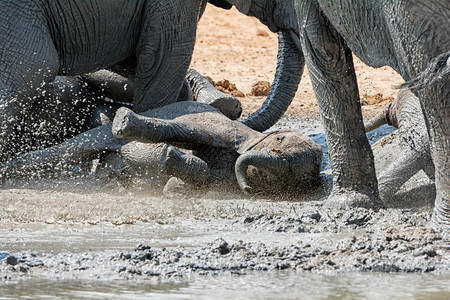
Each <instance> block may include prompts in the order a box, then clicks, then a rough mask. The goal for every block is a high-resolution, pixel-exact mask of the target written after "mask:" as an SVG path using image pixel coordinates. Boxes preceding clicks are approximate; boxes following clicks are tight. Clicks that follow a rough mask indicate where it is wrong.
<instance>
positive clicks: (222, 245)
mask: <svg viewBox="0 0 450 300" xmlns="http://www.w3.org/2000/svg"><path fill="white" fill-rule="evenodd" d="M212 248H213V249H214V250H217V251H219V253H220V254H222V255H225V254H228V253H230V251H231V250H230V247H229V245H228V243H227V242H226V241H225V240H224V239H223V238H218V239H216V240H215V241H214V242H213V243H212Z"/></svg>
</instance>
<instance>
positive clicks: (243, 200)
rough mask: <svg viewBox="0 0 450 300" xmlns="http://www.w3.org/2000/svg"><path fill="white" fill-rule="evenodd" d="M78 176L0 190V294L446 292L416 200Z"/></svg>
mask: <svg viewBox="0 0 450 300" xmlns="http://www.w3.org/2000/svg"><path fill="white" fill-rule="evenodd" d="M291 122H292V121H289V120H288V121H287V125H288V126H289V124H290V123H291ZM296 123H297V124H299V123H300V122H296ZM301 124H307V125H306V126H307V128H306V129H305V130H308V132H311V130H313V132H312V133H313V134H314V136H313V138H315V140H316V141H317V142H319V143H321V144H325V143H324V137H323V133H321V128H320V127H319V126H317V124H316V123H314V122H313V121H312V123H311V124H310V125H308V123H307V122H306V123H305V122H304V123H301ZM279 127H283V124H282V123H280V124H279ZM300 129H301V128H300ZM314 130H316V131H317V132H315V131H314ZM384 130H391V129H384ZM383 134H384V133H381V134H379V136H381V135H383ZM325 150H326V149H325ZM325 164H326V163H325ZM89 180H90V179H89V178H84V179H80V178H78V179H76V180H75V181H73V182H71V181H68V180H65V181H63V182H58V181H48V182H45V185H44V184H43V182H41V181H40V182H37V183H36V182H34V184H35V185H36V184H37V185H39V186H40V189H31V188H30V187H31V186H32V184H33V182H29V183H28V186H27V189H25V188H20V189H18V188H16V189H8V190H2V191H0V199H1V203H2V204H1V206H0V299H9V298H28V299H30V298H31V299H39V298H47V299H48V298H50V299H52V298H54V299H60V298H85V299H128V298H136V299H139V298H145V299H146V298H162V299H167V298H169V299H170V298H174V299H183V298H196V299H197V298H205V299H209V298H230V297H231V298H236V299H238V298H241V299H274V298H278V299H294V298H296V299H304V298H307V299H325V298H326V299H364V298H365V299H448V298H449V297H450V238H449V236H448V234H442V233H438V232H434V231H433V230H431V229H428V228H427V227H426V226H427V223H428V220H429V218H430V214H431V209H430V207H429V206H427V205H422V206H419V207H415V208H414V209H405V208H404V207H395V206H393V207H391V208H389V209H385V210H381V211H379V212H373V211H370V210H365V209H351V210H347V211H333V210H327V209H324V208H322V200H323V199H324V197H325V195H326V191H327V189H326V187H325V188H322V189H318V190H316V191H314V192H312V193H310V194H308V195H303V196H301V197H300V196H297V197H296V198H295V200H293V199H278V198H272V199H267V198H259V197H248V196H244V195H242V194H238V193H232V192H227V191H219V192H214V191H211V192H208V193H204V194H201V195H198V194H197V195H194V196H187V197H183V198H172V197H162V196H161V194H158V193H157V192H156V191H145V190H142V191H140V192H139V193H137V192H133V193H130V192H129V191H127V190H124V189H122V188H117V187H112V186H108V187H106V188H105V187H103V188H102V189H100V188H98V189H94V190H93V189H92V187H93V186H94V184H93V183H92V182H89ZM56 186H57V187H58V189H59V191H57V192H55V188H56ZM414 188H417V187H416V186H414ZM425 191H427V190H426V189H425ZM427 203H429V202H427Z"/></svg>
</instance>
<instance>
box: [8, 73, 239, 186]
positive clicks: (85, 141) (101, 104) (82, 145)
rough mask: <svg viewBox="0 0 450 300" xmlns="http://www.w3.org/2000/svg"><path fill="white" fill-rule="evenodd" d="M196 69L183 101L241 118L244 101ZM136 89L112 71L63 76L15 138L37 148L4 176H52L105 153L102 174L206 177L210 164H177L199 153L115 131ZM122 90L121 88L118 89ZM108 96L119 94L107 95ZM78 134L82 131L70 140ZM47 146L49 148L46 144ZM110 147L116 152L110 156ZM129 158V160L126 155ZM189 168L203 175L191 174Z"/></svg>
mask: <svg viewBox="0 0 450 300" xmlns="http://www.w3.org/2000/svg"><path fill="white" fill-rule="evenodd" d="M190 74H191V75H189V77H188V79H189V81H188V80H186V81H185V85H184V87H183V90H185V91H182V92H181V93H180V95H179V97H178V99H177V101H178V102H180V101H187V100H195V101H199V102H204V103H208V104H209V105H211V106H216V107H217V108H218V109H219V110H223V112H224V113H225V114H227V115H229V116H230V117H232V118H237V117H239V115H240V112H241V105H240V102H239V100H237V99H236V98H235V97H232V96H230V95H228V94H225V93H222V92H220V91H218V90H216V89H215V88H214V86H212V85H211V84H210V83H209V81H208V80H207V79H206V78H205V77H203V76H202V75H201V74H199V73H198V72H196V71H195V70H190ZM191 86H192V87H191ZM133 88H134V81H133V80H130V79H126V78H125V77H122V76H120V75H119V74H116V73H112V72H109V71H106V70H102V71H98V72H96V73H91V74H85V75H83V76H82V77H80V78H75V77H58V78H57V80H56V81H55V82H54V83H52V84H51V85H50V86H49V87H48V88H47V89H46V90H45V91H44V93H43V95H42V96H41V97H40V98H39V99H38V101H37V103H38V104H41V105H42V107H37V108H36V109H34V110H33V111H32V114H31V116H32V117H31V118H30V119H28V120H27V123H25V124H21V125H22V126H21V127H20V129H21V130H20V132H17V135H16V136H17V139H16V140H14V147H16V149H18V150H20V152H18V153H17V154H20V153H21V152H27V150H28V151H33V150H37V151H34V152H30V153H26V154H23V155H22V156H20V157H17V158H15V159H12V160H10V161H8V162H7V163H5V164H4V165H3V166H2V174H1V175H2V180H3V181H4V180H7V179H8V178H10V177H17V176H18V177H22V176H27V174H30V172H34V173H36V174H34V175H39V174H41V175H43V177H45V176H48V175H50V174H49V173H48V171H51V173H54V171H55V170H52V168H56V169H58V170H64V169H67V168H69V169H70V168H72V167H73V166H74V165H79V164H84V163H86V162H89V161H90V160H92V159H95V158H97V157H99V156H101V157H102V160H104V163H103V164H102V165H105V167H106V168H104V167H101V168H100V169H99V170H97V171H99V174H101V175H100V176H101V177H105V176H106V177H109V176H111V175H114V174H116V175H117V176H119V175H120V176H119V177H121V176H126V177H128V178H130V177H133V176H138V177H140V178H148V179H150V178H158V179H159V180H156V182H153V181H150V182H153V183H155V184H158V182H159V184H161V182H166V181H167V180H168V179H169V177H167V176H177V175H181V177H183V178H184V180H185V181H186V182H188V183H193V182H203V181H205V180H204V177H203V176H201V174H200V173H199V172H205V171H204V169H205V167H204V166H202V164H201V163H200V165H199V164H196V168H200V169H201V170H203V171H200V170H196V171H195V172H194V170H193V169H192V168H190V167H188V165H185V167H186V168H184V169H182V168H179V169H178V170H177V169H176V168H174V167H173V165H176V164H177V163H176V161H183V162H184V163H185V164H186V163H187V161H193V160H194V161H195V160H198V159H197V158H195V157H186V154H185V153H183V152H181V151H179V150H178V149H175V148H174V147H172V146H170V145H162V144H161V145H150V144H142V143H137V142H131V143H127V142H124V141H122V140H117V139H116V138H114V137H113V136H112V134H111V126H110V125H106V124H107V123H109V122H110V121H111V120H112V118H113V117H114V114H115V113H116V110H117V109H118V108H119V107H121V106H127V105H128V106H129V107H131V106H130V104H131V103H123V102H117V101H120V100H125V101H127V100H128V101H130V102H131V101H132V98H130V96H132V95H133V92H134V90H133ZM118 91H121V92H119V93H117V92H118ZM106 95H107V96H110V97H113V99H109V98H107V97H105V96H106ZM73 105H76V108H77V110H76V111H75V112H73V111H72V110H70V109H69V108H71V107H72V106H73ZM44 108H45V113H44ZM178 113H180V111H178ZM186 113H188V112H186ZM103 125H106V126H103ZM102 126H103V127H102ZM96 127H99V128H96ZM36 128H38V130H36ZM77 134H79V135H80V136H78V137H77V138H75V139H69V138H72V137H74V136H75V135H77ZM68 139H69V140H68ZM66 140H67V141H66ZM125 144H126V145H125ZM51 146H53V147H51ZM30 147H32V148H31V149H30ZM46 147H49V148H48V149H44V148H46ZM105 151H106V153H111V152H113V153H116V155H110V157H107V155H106V153H105ZM124 157H127V158H128V159H125V160H124ZM179 163H180V164H181V162H179ZM206 168H207V167H206ZM189 171H192V172H194V173H196V174H197V175H198V176H197V177H191V176H189ZM42 172H44V173H45V175H44V174H42ZM158 172H162V174H159V173H158ZM108 173H109V175H108ZM160 175H161V176H160ZM192 178H193V179H192ZM163 185H164V183H163Z"/></svg>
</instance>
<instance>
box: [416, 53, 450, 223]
mask: <svg viewBox="0 0 450 300" xmlns="http://www.w3.org/2000/svg"><path fill="white" fill-rule="evenodd" d="M408 86H409V87H410V89H411V90H412V91H413V92H414V93H416V94H417V96H418V97H419V99H420V101H421V104H422V108H423V111H424V114H425V118H426V120H427V126H428V130H429V134H430V138H431V147H430V149H431V157H432V159H433V162H434V166H435V185H436V200H435V204H434V211H433V215H432V218H431V223H432V225H433V226H434V227H436V228H442V229H443V230H448V229H450V121H449V120H450V51H449V52H447V53H444V54H442V55H440V56H438V57H436V58H435V59H433V60H432V61H431V62H430V64H429V66H428V67H427V69H426V70H425V71H424V72H422V73H421V74H420V75H419V77H418V78H417V79H416V80H413V81H412V82H411V83H409V84H408Z"/></svg>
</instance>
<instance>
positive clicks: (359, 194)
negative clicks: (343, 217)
mask: <svg viewBox="0 0 450 300" xmlns="http://www.w3.org/2000/svg"><path fill="white" fill-rule="evenodd" d="M323 207H324V208H333V209H341V210H344V209H348V208H350V207H362V208H367V209H373V210H375V211H377V210H379V209H380V208H384V205H383V202H381V200H380V198H379V197H378V195H377V193H374V192H373V190H372V189H366V190H360V191H355V190H338V191H337V190H336V189H333V191H332V192H331V194H330V196H328V199H327V200H326V201H325V204H324V206H323Z"/></svg>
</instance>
